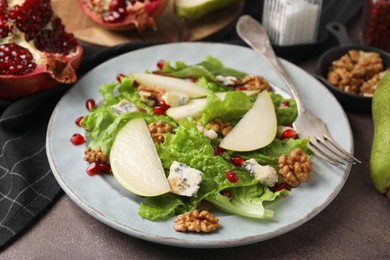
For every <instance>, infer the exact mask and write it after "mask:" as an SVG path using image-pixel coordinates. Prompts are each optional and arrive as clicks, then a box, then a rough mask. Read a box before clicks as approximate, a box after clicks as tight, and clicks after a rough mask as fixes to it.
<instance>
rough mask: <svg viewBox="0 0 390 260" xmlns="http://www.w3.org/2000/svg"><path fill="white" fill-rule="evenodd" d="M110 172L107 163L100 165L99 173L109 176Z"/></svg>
mask: <svg viewBox="0 0 390 260" xmlns="http://www.w3.org/2000/svg"><path fill="white" fill-rule="evenodd" d="M110 171H111V166H110V165H109V164H108V163H100V172H101V173H105V174H109V173H110Z"/></svg>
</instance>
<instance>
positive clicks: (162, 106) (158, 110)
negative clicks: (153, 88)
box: [153, 100, 170, 116]
mask: <svg viewBox="0 0 390 260" xmlns="http://www.w3.org/2000/svg"><path fill="white" fill-rule="evenodd" d="M158 104H159V105H158V106H155V107H153V112H154V113H155V114H156V115H158V116H161V115H165V113H166V112H167V109H168V108H170V106H169V105H168V104H167V103H165V101H164V100H161V101H159V102H158Z"/></svg>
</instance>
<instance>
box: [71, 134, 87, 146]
mask: <svg viewBox="0 0 390 260" xmlns="http://www.w3.org/2000/svg"><path fill="white" fill-rule="evenodd" d="M84 141H85V139H84V136H82V135H81V134H77V133H76V134H74V135H72V137H71V138H70V142H71V143H72V144H75V145H80V144H83V143H84Z"/></svg>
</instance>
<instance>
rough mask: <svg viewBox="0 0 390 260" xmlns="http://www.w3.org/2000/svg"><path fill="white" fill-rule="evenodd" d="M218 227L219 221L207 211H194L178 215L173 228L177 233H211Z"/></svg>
mask: <svg viewBox="0 0 390 260" xmlns="http://www.w3.org/2000/svg"><path fill="white" fill-rule="evenodd" d="M218 227H219V219H218V218H217V217H215V216H214V215H213V214H211V213H210V212H208V211H207V210H202V211H200V210H198V209H196V210H194V211H191V212H187V213H184V214H180V215H178V216H177V217H176V218H175V220H174V222H173V228H174V229H175V230H176V231H178V232H187V231H190V232H198V233H199V232H204V233H208V232H212V231H215V230H217V229H218Z"/></svg>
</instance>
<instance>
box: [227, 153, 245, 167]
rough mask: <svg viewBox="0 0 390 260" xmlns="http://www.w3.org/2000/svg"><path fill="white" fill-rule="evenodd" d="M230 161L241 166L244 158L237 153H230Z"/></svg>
mask: <svg viewBox="0 0 390 260" xmlns="http://www.w3.org/2000/svg"><path fill="white" fill-rule="evenodd" d="M230 161H231V162H232V163H233V165H235V166H242V165H243V164H244V158H242V157H241V156H239V155H232V157H230Z"/></svg>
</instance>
